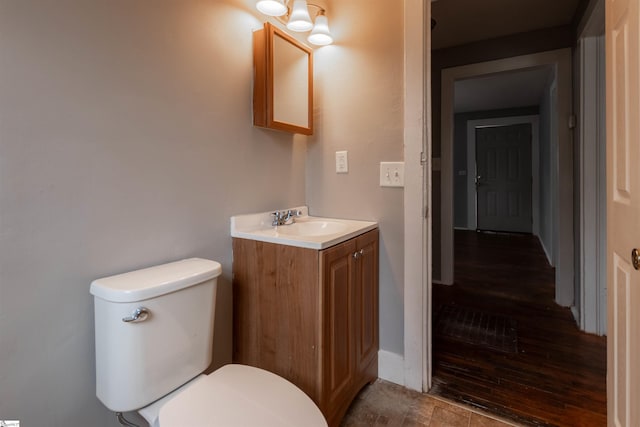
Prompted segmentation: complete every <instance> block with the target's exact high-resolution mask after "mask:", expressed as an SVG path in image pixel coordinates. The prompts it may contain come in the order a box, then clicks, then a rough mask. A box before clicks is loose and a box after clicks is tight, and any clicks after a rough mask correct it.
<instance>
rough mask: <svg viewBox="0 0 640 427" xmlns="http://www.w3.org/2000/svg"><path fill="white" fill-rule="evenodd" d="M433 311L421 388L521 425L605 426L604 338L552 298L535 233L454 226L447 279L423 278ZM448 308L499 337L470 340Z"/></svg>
mask: <svg viewBox="0 0 640 427" xmlns="http://www.w3.org/2000/svg"><path fill="white" fill-rule="evenodd" d="M433 311H434V322H433V324H434V344H433V345H434V347H433V352H434V353H433V354H434V368H433V388H432V390H431V393H433V394H436V395H438V396H441V397H444V398H447V399H451V400H454V401H457V402H460V403H464V404H468V405H471V406H473V407H476V408H479V409H482V410H484V411H488V412H490V413H494V414H496V415H500V416H503V417H506V418H509V419H512V420H514V421H517V422H519V423H522V424H525V425H533V426H538V425H543V426H605V425H606V424H607V422H606V338H604V337H597V336H594V335H588V334H585V333H582V332H580V331H579V330H578V328H577V326H576V324H575V322H574V320H573V317H572V315H571V312H570V310H569V309H567V308H561V307H559V306H558V305H556V304H555V302H554V270H553V268H551V267H550V266H549V264H548V262H547V259H546V256H545V254H544V252H543V250H542V247H541V246H540V243H539V241H538V239H537V238H536V237H533V236H530V235H507V234H488V233H476V232H475V231H456V232H455V284H454V285H453V286H443V285H436V284H434V285H433ZM452 311H453V312H456V313H460V312H466V313H467V319H469V318H471V317H474V316H475V318H479V317H481V318H482V319H483V321H484V323H482V324H481V327H482V328H483V332H486V331H490V330H491V327H492V326H496V325H501V326H500V328H497V327H496V328H494V329H496V334H497V335H500V333H503V336H498V337H497V339H496V337H495V336H488V337H487V336H482V337H480V338H477V339H479V340H480V341H476V342H475V343H474V342H473V340H474V339H476V337H474V336H473V334H469V331H470V330H472V329H473V328H472V327H473V326H474V325H473V324H469V321H467V322H466V323H465V324H464V325H462V326H461V325H456V324H455V321H454V322H453V323H452V322H450V319H449V318H448V317H447V313H450V312H452ZM469 313H470V314H469ZM439 322H440V323H439ZM447 322H449V323H447ZM471 323H473V322H471ZM505 325H506V326H505ZM456 331H457V332H456ZM496 334H494V335H496ZM486 335H491V334H486ZM492 340H493V341H492ZM503 344H504V345H503ZM489 347H491V348H489Z"/></svg>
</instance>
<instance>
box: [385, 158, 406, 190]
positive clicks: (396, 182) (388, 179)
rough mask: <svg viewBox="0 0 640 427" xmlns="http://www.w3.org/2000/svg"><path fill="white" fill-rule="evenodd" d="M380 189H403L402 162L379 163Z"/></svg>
mask: <svg viewBox="0 0 640 427" xmlns="http://www.w3.org/2000/svg"><path fill="white" fill-rule="evenodd" d="M380 187H404V162H380Z"/></svg>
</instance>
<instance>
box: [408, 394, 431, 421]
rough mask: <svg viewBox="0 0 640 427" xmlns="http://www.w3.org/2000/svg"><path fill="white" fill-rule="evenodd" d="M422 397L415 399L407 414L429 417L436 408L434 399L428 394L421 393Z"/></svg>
mask: <svg viewBox="0 0 640 427" xmlns="http://www.w3.org/2000/svg"><path fill="white" fill-rule="evenodd" d="M423 396H424V397H423V398H422V399H419V400H416V401H415V402H414V403H413V404H412V405H411V406H410V407H409V414H417V415H421V416H423V417H428V418H431V416H432V415H433V410H434V409H435V408H436V401H435V400H434V399H433V398H431V396H429V395H423Z"/></svg>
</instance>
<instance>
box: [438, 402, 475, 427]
mask: <svg viewBox="0 0 640 427" xmlns="http://www.w3.org/2000/svg"><path fill="white" fill-rule="evenodd" d="M470 415H471V412H469V411H465V413H459V411H456V412H453V411H450V410H449V409H444V408H442V407H439V406H438V407H436V408H435V409H434V410H433V415H432V416H431V423H430V424H429V427H469V419H470Z"/></svg>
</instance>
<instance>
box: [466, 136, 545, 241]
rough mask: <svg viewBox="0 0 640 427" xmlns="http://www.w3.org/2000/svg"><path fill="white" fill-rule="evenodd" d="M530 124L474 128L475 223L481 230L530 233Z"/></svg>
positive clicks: (531, 184)
mask: <svg viewBox="0 0 640 427" xmlns="http://www.w3.org/2000/svg"><path fill="white" fill-rule="evenodd" d="M531 134H532V132H531V126H529V125H526V124H521V125H511V126H487V127H479V128H476V138H475V141H476V147H475V153H476V168H475V171H476V175H475V177H474V181H475V194H476V208H475V210H476V223H477V229H478V230H482V231H501V232H517V233H529V234H530V233H531V232H532V228H533V215H532V203H531V197H532V186H533V178H532V167H531V163H532V154H531V145H532V144H531Z"/></svg>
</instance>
